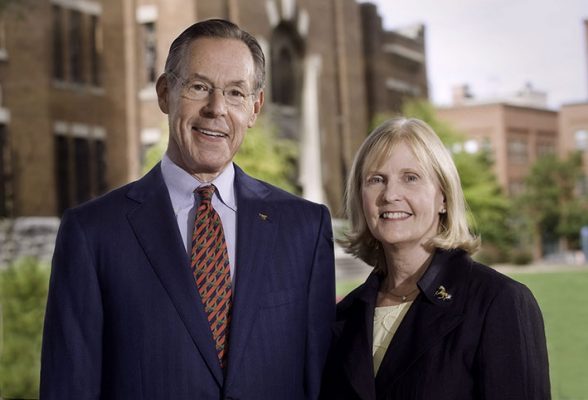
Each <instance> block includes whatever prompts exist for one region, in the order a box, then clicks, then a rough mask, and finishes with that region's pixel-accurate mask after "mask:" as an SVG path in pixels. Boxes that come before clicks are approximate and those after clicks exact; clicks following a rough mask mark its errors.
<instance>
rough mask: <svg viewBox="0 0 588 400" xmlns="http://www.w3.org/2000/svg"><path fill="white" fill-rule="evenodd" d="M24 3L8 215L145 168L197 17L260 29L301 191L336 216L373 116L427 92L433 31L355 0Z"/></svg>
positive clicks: (9, 92)
mask: <svg viewBox="0 0 588 400" xmlns="http://www.w3.org/2000/svg"><path fill="white" fill-rule="evenodd" d="M19 3H20V2H19V1H16V2H15V3H14V6H15V7H13V8H11V9H8V10H7V11H6V12H5V13H4V15H3V16H2V20H3V22H2V24H1V26H0V29H1V32H0V88H1V90H0V93H1V96H0V216H27V215H30V216H33V215H38V216H51V215H60V213H61V212H62V211H63V210H64V209H65V208H67V207H70V206H72V205H75V204H78V203H80V202H82V201H84V200H87V199H89V198H91V197H94V196H96V195H98V194H100V193H103V192H105V191H107V190H109V189H112V188H114V187H117V186H120V185H122V184H124V183H126V182H128V181H130V180H133V179H136V178H137V177H138V176H139V174H140V167H141V161H142V160H141V159H142V154H143V151H144V149H145V148H146V147H148V146H149V145H151V144H153V143H154V142H157V141H158V140H159V139H160V137H161V136H162V135H164V134H165V132H166V129H167V128H166V119H165V116H164V115H163V114H162V113H161V112H160V111H159V109H158V108H157V102H156V96H155V90H154V82H155V80H156V79H157V77H158V75H159V74H160V73H161V72H162V69H163V65H164V62H165V56H166V55H167V51H168V49H169V45H170V44H171V41H172V40H173V38H174V37H176V36H177V35H178V34H179V33H180V32H181V30H183V29H184V28H185V27H186V26H188V25H190V24H191V23H193V22H194V21H196V20H199V19H206V18H212V17H222V18H228V19H231V20H233V21H234V22H236V23H238V24H239V25H241V26H242V27H243V28H244V29H246V30H248V31H250V32H251V33H252V34H254V35H255V36H256V37H257V38H258V40H259V41H260V43H261V44H262V46H263V47H264V51H265V53H266V56H267V63H268V64H267V70H268V84H267V87H266V98H267V103H266V107H265V110H264V111H263V112H264V113H265V114H268V115H269V116H270V117H271V118H272V119H273V120H274V121H275V122H276V123H277V124H278V126H279V127H280V131H281V132H282V134H283V135H285V136H288V137H291V138H293V139H295V140H297V141H298V142H299V143H300V146H301V152H300V154H301V159H300V160H299V175H300V182H299V183H300V186H301V188H302V191H303V194H304V195H305V196H306V197H308V198H311V199H313V200H317V201H322V202H325V203H327V204H328V205H329V206H330V207H331V210H332V212H333V213H334V214H335V215H340V214H341V198H342V193H343V187H344V180H345V177H346V174H347V170H348V169H349V167H350V163H351V160H352V157H353V154H354V153H355V150H356V149H357V147H358V145H359V144H360V143H361V141H362V140H363V139H364V137H365V135H366V134H367V126H368V121H369V119H370V118H371V116H373V115H374V114H375V113H376V112H380V111H389V112H392V111H397V110H398V108H399V105H400V104H401V101H402V99H403V98H404V97H405V96H406V95H409V96H419V97H426V95H427V85H426V82H427V80H426V68H425V56H424V30H423V29H422V28H421V29H420V30H417V34H416V36H415V35H413V36H410V35H406V34H405V33H391V32H386V31H385V30H384V29H383V28H382V25H381V20H380V18H379V17H378V15H377V11H376V9H375V6H373V5H369V4H361V5H360V4H357V3H356V2H355V0H249V1H247V2H245V1H238V0H38V1H31V2H29V3H27V6H26V7H22V8H20V9H18V5H19ZM364 32H365V33H364ZM366 43H368V44H371V46H370V48H369V49H368V50H365V51H364V46H365V44H366ZM382 82H384V84H383V85H382Z"/></svg>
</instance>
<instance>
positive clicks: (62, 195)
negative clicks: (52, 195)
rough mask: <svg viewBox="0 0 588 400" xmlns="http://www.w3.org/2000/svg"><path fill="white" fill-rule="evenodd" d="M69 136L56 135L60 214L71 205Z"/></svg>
mask: <svg viewBox="0 0 588 400" xmlns="http://www.w3.org/2000/svg"><path fill="white" fill-rule="evenodd" d="M67 142H68V141H67V137H66V136H62V135H57V136H55V176H56V182H57V207H58V212H59V214H63V212H64V211H65V210H66V209H67V208H68V207H70V206H71V203H70V201H69V187H70V181H71V178H70V171H69V151H68V143H67Z"/></svg>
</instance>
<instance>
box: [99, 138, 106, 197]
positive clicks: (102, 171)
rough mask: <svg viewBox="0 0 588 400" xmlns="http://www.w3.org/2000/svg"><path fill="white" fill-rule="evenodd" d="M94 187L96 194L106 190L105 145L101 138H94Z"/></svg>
mask: <svg viewBox="0 0 588 400" xmlns="http://www.w3.org/2000/svg"><path fill="white" fill-rule="evenodd" d="M96 183H97V185H96V188H97V190H98V194H102V193H105V192H106V189H107V187H106V146H105V145H104V141H103V140H96Z"/></svg>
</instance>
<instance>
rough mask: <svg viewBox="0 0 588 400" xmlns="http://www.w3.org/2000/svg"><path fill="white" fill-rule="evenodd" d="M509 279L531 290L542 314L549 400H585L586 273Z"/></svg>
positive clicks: (587, 348)
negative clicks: (546, 351) (548, 380)
mask: <svg viewBox="0 0 588 400" xmlns="http://www.w3.org/2000/svg"><path fill="white" fill-rule="evenodd" d="M511 276H512V277H513V278H514V279H516V280H518V281H520V282H522V283H524V284H525V285H527V286H528V287H529V288H530V289H531V291H532V292H533V294H534V295H535V297H536V298H537V301H538V303H539V306H540V307H541V310H542V311H543V317H544V319H545V330H546V335H547V347H548V351H549V365H550V373H551V393H552V397H553V400H587V399H588V380H587V379H586V360H588V290H586V289H587V288H588V271H573V272H551V273H550V272H546V273H536V274H529V273H525V274H511Z"/></svg>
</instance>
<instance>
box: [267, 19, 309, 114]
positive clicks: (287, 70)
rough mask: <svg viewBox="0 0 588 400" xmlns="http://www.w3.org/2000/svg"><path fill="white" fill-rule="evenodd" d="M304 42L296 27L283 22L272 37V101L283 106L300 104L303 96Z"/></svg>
mask: <svg viewBox="0 0 588 400" xmlns="http://www.w3.org/2000/svg"><path fill="white" fill-rule="evenodd" d="M303 54H304V43H303V41H302V39H301V38H300V36H299V35H298V33H297V32H296V29H295V28H294V27H293V26H292V25H291V24H288V23H281V24H280V25H278V26H277V27H276V29H275V30H274V32H273V33H272V39H271V93H272V98H271V100H272V102H273V103H275V104H279V105H282V106H291V107H296V106H298V102H299V99H300V97H301V87H302V83H301V80H302V79H301V75H302V74H301V67H302V59H303Z"/></svg>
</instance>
